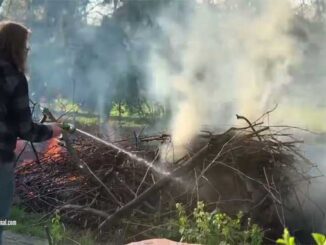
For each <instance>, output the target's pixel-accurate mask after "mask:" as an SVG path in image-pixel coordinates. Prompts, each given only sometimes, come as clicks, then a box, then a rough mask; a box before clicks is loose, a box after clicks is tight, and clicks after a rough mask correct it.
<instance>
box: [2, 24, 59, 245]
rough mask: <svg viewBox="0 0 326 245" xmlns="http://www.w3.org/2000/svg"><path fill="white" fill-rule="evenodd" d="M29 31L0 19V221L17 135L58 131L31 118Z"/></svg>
mask: <svg viewBox="0 0 326 245" xmlns="http://www.w3.org/2000/svg"><path fill="white" fill-rule="evenodd" d="M29 33H30V31H29V30H28V29H27V28H26V27H25V26H23V25H21V24H19V23H15V22H10V21H2V22H0V221H1V220H5V219H8V216H9V211H10V206H11V203H12V199H13V192H14V161H15V154H14V150H15V147H16V141H17V137H19V138H21V139H24V140H28V141H31V142H40V141H45V140H48V139H50V138H51V137H57V136H59V135H60V134H61V128H60V127H59V125H58V124H50V125H41V124H37V123H34V122H33V121H32V114H31V110H30V107H29V96H28V84H27V80H26V77H25V71H26V60H27V54H28V51H29V48H28V47H27V43H28V38H29ZM2 230H3V227H1V226H0V245H1V236H2Z"/></svg>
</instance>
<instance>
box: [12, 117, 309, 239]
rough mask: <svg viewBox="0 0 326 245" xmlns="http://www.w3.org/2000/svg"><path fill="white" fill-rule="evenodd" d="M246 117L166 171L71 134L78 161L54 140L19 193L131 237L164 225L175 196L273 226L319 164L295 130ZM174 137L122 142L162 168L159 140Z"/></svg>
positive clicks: (22, 178)
mask: <svg viewBox="0 0 326 245" xmlns="http://www.w3.org/2000/svg"><path fill="white" fill-rule="evenodd" d="M248 123H249V126H248V127H244V128H231V129H229V130H228V131H226V132H225V133H222V134H214V133H212V132H205V133H202V134H201V135H199V136H198V137H197V139H196V140H195V141H194V143H193V144H192V145H191V147H190V148H189V152H188V154H187V155H185V156H184V157H182V158H181V159H179V160H178V161H177V162H175V163H173V164H170V165H165V168H164V172H163V174H160V173H159V171H157V170H154V169H153V168H151V167H149V166H147V165H146V164H140V163H139V162H137V161H136V160H134V159H131V158H130V157H129V156H128V155H126V154H124V153H123V152H119V151H116V150H115V149H110V148H108V147H107V146H105V145H103V144H101V143H98V142H96V141H95V140H92V139H89V138H85V137H84V136H82V135H75V136H71V138H73V139H72V140H71V142H70V143H71V145H72V146H73V148H74V149H75V150H76V153H77V156H78V158H79V164H76V159H74V158H75V157H76V156H73V155H74V154H71V152H70V150H69V149H70V148H69V147H67V148H66V147H62V146H60V145H59V144H57V142H54V141H51V142H50V143H49V145H48V146H47V148H46V150H45V151H39V152H38V154H37V155H38V159H32V160H24V161H22V162H20V163H19V164H18V167H17V180H16V181H17V190H16V192H17V195H18V196H19V199H20V202H21V203H22V204H23V205H25V206H26V207H27V208H28V209H29V210H32V211H35V212H47V213H52V212H54V211H56V210H59V211H60V212H61V215H62V216H63V217H64V218H65V220H67V221H70V222H72V223H74V224H77V225H80V226H82V227H85V228H92V229H96V230H98V231H99V232H100V233H101V235H103V234H104V235H105V233H106V232H109V231H110V230H111V231H112V230H116V231H117V230H118V231H122V232H127V234H128V235H125V237H127V238H128V240H134V239H140V238H146V237H149V236H151V234H153V232H155V230H157V229H165V226H164V224H165V223H166V219H167V218H171V217H174V215H175V214H174V213H173V212H171V210H174V207H175V204H176V203H177V202H182V203H184V204H185V205H186V207H187V208H189V210H192V208H193V207H194V206H196V203H197V201H198V200H203V201H205V202H206V203H207V205H208V207H209V208H210V209H211V210H214V209H219V210H221V211H223V212H226V213H228V214H230V215H233V214H236V213H238V212H239V210H241V211H243V212H244V214H245V215H247V216H248V217H251V218H253V220H254V221H255V222H258V223H259V224H260V225H262V226H263V227H264V228H273V229H274V230H275V229H277V228H280V227H282V226H283V225H284V224H285V223H286V220H285V216H286V215H285V212H286V211H285V210H289V209H291V207H289V206H287V205H288V203H289V200H290V199H293V198H295V197H294V195H293V193H295V191H294V190H295V188H296V186H297V183H298V182H300V181H309V177H308V176H307V175H306V174H305V173H306V171H307V169H309V168H312V167H313V165H312V164H311V163H309V161H308V160H307V159H305V158H304V157H302V156H301V155H300V153H299V152H298V150H297V148H296V144H297V143H299V142H298V141H296V140H291V141H290V140H287V141H285V140H283V141H281V140H280V139H281V138H282V137H287V138H288V137H289V135H285V134H283V133H278V132H275V131H273V130H272V129H271V128H269V127H264V126H262V124H261V123H257V124H254V125H252V124H251V123H250V122H248ZM280 132H281V131H280ZM169 140H170V137H169V136H168V135H160V136H150V137H143V138H140V139H139V142H138V143H137V145H135V144H130V143H129V144H128V141H125V142H124V143H123V144H122V143H120V146H121V147H122V148H124V149H127V150H129V151H131V152H133V153H135V154H137V155H138V156H139V157H142V158H145V159H147V160H148V161H149V163H150V164H153V166H156V167H155V169H157V168H159V167H160V166H161V165H160V163H159V162H160V161H159V148H160V145H162V144H168V143H169ZM29 150H30V149H27V151H29ZM161 160H162V159H161ZM77 163H78V161H77ZM160 169H161V168H160ZM298 205H299V204H298ZM149 224H150V225H149ZM151 224H153V225H151ZM154 224H157V225H158V226H155V225H154ZM113 227H114V229H112V228H113ZM118 227H120V228H121V227H124V228H123V229H122V230H119V229H117V228H118ZM110 234H111V233H110ZM120 236H121V234H120Z"/></svg>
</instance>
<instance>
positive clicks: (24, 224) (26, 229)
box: [7, 206, 50, 238]
mask: <svg viewBox="0 0 326 245" xmlns="http://www.w3.org/2000/svg"><path fill="white" fill-rule="evenodd" d="M42 217H43V215H42V214H35V213H28V212H26V211H25V210H24V209H23V208H21V207H19V206H14V207H13V208H12V210H11V216H10V219H11V220H16V221H17V225H15V226H8V227H7V229H8V230H10V231H12V232H16V233H20V234H24V235H30V236H36V237H40V238H46V234H45V230H44V226H45V225H48V224H50V222H49V220H44V219H43V220H42Z"/></svg>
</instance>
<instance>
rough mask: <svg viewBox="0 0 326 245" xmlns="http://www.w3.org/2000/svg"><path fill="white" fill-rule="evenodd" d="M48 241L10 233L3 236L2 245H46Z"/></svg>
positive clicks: (7, 232) (6, 232)
mask: <svg viewBox="0 0 326 245" xmlns="http://www.w3.org/2000/svg"><path fill="white" fill-rule="evenodd" d="M48 244H49V243H48V241H47V240H44V239H40V238H37V237H31V236H25V235H21V234H17V233H13V232H11V231H5V232H4V234H3V245H48Z"/></svg>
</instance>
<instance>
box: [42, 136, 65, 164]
mask: <svg viewBox="0 0 326 245" xmlns="http://www.w3.org/2000/svg"><path fill="white" fill-rule="evenodd" d="M62 152H63V148H62V146H60V145H59V144H58V141H57V139H55V138H53V139H50V140H49V143H48V145H47V147H46V150H45V152H44V156H45V157H51V158H53V159H55V158H60V156H61V155H62Z"/></svg>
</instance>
